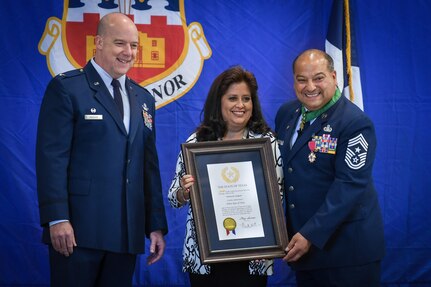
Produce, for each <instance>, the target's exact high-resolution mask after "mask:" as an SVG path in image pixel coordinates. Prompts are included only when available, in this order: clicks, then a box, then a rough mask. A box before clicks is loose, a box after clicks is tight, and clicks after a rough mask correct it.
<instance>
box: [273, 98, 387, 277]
mask: <svg viewBox="0 0 431 287" xmlns="http://www.w3.org/2000/svg"><path fill="white" fill-rule="evenodd" d="M300 113H301V103H300V102H299V101H297V100H295V101H292V102H289V103H287V104H284V105H283V106H282V107H281V108H280V109H279V111H278V113H277V116H276V133H277V136H278V140H279V144H280V150H281V155H282V159H283V164H284V166H283V171H284V177H285V191H286V194H287V195H286V202H287V204H286V216H287V222H288V223H287V225H288V234H289V236H290V237H292V236H293V235H294V234H295V233H297V232H299V233H301V234H302V235H303V236H304V237H305V238H307V239H308V240H309V241H311V243H312V246H311V248H310V250H309V252H308V253H307V254H305V255H304V256H303V257H302V258H301V259H299V260H298V261H297V262H296V263H292V264H291V266H292V268H293V269H294V270H311V269H320V268H334V267H339V266H352V265H361V264H365V263H369V262H374V261H378V260H381V259H382V257H383V256H384V238H383V224H382V217H381V211H380V207H379V204H378V198H377V194H376V191H375V189H374V185H373V180H372V167H373V161H374V157H375V151H376V136H375V131H374V126H373V124H372V122H371V120H370V119H369V118H368V117H367V116H366V115H365V114H364V113H363V112H362V111H361V110H360V109H359V108H357V107H356V106H355V105H354V104H352V103H351V102H350V101H349V100H348V99H346V98H345V97H344V96H342V97H341V98H340V99H339V100H338V102H337V103H336V104H335V105H333V106H332V107H331V108H330V109H329V110H327V111H326V112H325V113H323V114H322V115H320V116H319V117H317V118H316V119H315V121H314V122H313V123H312V124H311V125H310V126H309V127H308V128H307V129H305V130H304V132H303V134H302V135H301V136H300V137H299V138H298V139H297V140H296V142H295V143H294V144H293V146H292V147H291V146H290V141H291V138H292V136H293V135H294V134H295V127H296V124H297V121H298V119H299V116H300ZM324 135H325V136H324ZM328 135H329V137H328ZM313 137H314V139H315V140H317V145H315V146H316V147H317V151H315V152H314V154H315V156H316V158H315V161H314V162H310V159H309V155H310V153H311V150H310V146H311V147H312V148H314V147H315V146H313V145H312V144H310V146H309V142H311V143H313V141H312V138H313ZM319 139H320V140H322V139H326V140H327V141H328V140H329V141H332V148H334V146H333V144H334V142H335V141H336V147H335V153H330V152H328V150H325V146H324V145H322V144H321V143H320V144H319V141H318V140H319ZM326 147H327V146H326ZM311 161H313V159H312V158H311Z"/></svg>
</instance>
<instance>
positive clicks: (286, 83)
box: [0, 0, 431, 287]
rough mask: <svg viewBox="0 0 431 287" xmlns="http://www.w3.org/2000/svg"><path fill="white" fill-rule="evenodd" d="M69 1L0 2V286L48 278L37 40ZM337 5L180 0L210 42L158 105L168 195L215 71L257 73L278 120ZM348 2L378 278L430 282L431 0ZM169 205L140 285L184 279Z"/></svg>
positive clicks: (267, 106)
mask: <svg viewBox="0 0 431 287" xmlns="http://www.w3.org/2000/svg"><path fill="white" fill-rule="evenodd" d="M69 2H70V3H80V2H81V1H72V0H70V1H68V0H66V1H64V2H63V1H25V0H15V1H3V2H2V8H1V9H0V25H1V27H2V32H1V33H0V43H1V45H0V219H1V220H0V286H47V285H48V284H49V266H48V254H47V248H46V246H44V245H43V244H42V243H41V241H40V237H41V228H40V226H39V214H38V203H37V196H36V178H35V167H34V166H35V163H34V158H35V155H34V149H35V148H34V145H35V136H36V125H37V118H38V113H39V107H40V103H41V100H42V96H43V93H44V90H45V87H46V85H47V83H48V82H49V80H50V79H51V78H52V75H51V73H50V68H49V65H48V64H47V58H46V57H45V56H44V55H43V54H42V53H41V52H40V50H39V48H38V47H39V46H38V45H39V41H40V39H41V37H42V35H43V33H44V30H45V25H46V23H47V21H48V19H49V18H50V17H56V18H58V19H62V18H63V16H64V15H63V10H64V7H65V5H66V3H69ZM85 2H87V1H82V3H85ZM99 2H102V1H99ZM111 2H117V1H111ZM121 2H123V1H121ZM135 2H139V1H135ZM151 2H154V1H151ZM170 2H172V1H170ZM180 2H181V1H180ZM166 3H167V2H166ZM332 4H333V1H330V0H314V1H290V0H289V1H287V0H286V1H254V0H251V1H250V0H247V1H246V0H225V1H199V0H185V1H184V6H183V8H184V10H183V12H184V15H185V22H186V24H187V25H189V24H191V23H193V22H195V23H198V24H200V25H201V28H202V31H203V33H204V34H205V38H206V41H207V43H208V46H209V47H210V51H211V52H210V53H207V57H206V59H205V60H203V62H202V67H201V69H200V70H199V69H198V70H199V71H198V73H195V75H196V81H195V83H194V85H191V86H190V87H189V89H188V91H187V92H186V93H184V94H183V95H181V96H179V97H177V98H176V100H174V101H171V102H169V103H167V104H165V105H163V106H161V107H159V109H158V110H157V115H156V127H157V147H158V151H159V154H160V166H161V174H162V180H163V193H164V195H165V197H166V195H167V190H168V188H169V185H170V182H171V180H172V176H173V174H174V168H175V161H176V157H177V154H178V152H179V149H180V144H181V143H182V142H184V140H185V139H186V138H187V137H188V135H189V134H190V133H192V132H193V130H194V128H195V127H196V126H197V125H198V123H199V122H200V112H201V109H202V107H203V103H204V100H205V97H206V94H207V91H208V89H209V86H210V84H211V82H212V80H213V79H214V78H215V77H216V75H218V74H219V73H220V72H221V71H223V70H225V69H226V68H227V67H229V66H231V65H234V64H241V65H243V66H244V67H245V68H247V69H249V70H250V71H252V72H254V74H255V75H256V77H257V80H258V83H259V96H260V100H261V103H262V108H263V112H264V116H265V118H266V120H267V121H268V122H269V123H270V125H271V126H272V127H273V126H274V124H273V120H274V117H275V113H276V111H277V109H278V107H279V106H280V105H281V104H282V103H283V102H285V101H287V100H291V99H293V98H294V97H295V96H294V92H293V89H292V85H293V82H292V60H293V59H294V57H295V56H296V55H297V54H298V53H299V52H300V51H302V50H304V49H307V48H320V49H323V50H324V49H325V40H326V36H327V34H328V26H329V22H330V15H331V9H332ZM350 9H351V11H352V14H351V19H350V21H351V22H352V23H353V24H354V26H355V41H356V50H357V53H358V56H359V57H358V59H357V60H358V61H359V63H358V64H359V65H360V68H361V82H362V94H363V106H364V111H365V112H366V113H367V114H368V115H369V116H370V117H371V118H372V119H373V121H374V123H375V125H376V131H377V137H378V149H377V156H376V161H375V165H374V179H375V183H376V188H377V190H378V194H379V200H380V204H381V207H382V212H383V217H384V223H385V236H386V249H387V250H386V257H385V259H384V261H383V266H382V285H384V286H391V287H392V286H393V287H395V286H431V228H430V227H431V216H430V211H429V210H430V204H431V193H430V190H431V176H430V172H429V166H430V160H431V153H430V149H429V145H430V143H431V136H430V132H429V128H428V125H429V121H430V119H431V118H430V115H431V86H430V85H429V82H430V79H431V69H430V67H431V56H430V52H429V49H430V47H431V37H430V34H431V17H429V12H430V11H431V2H429V1H424V0H422V1H421V0H412V1H393V0H381V1H372V0H365V1H363V0H351V1H350ZM51 68H52V67H51ZM165 205H166V212H167V218H168V223H169V234H168V235H167V237H166V241H167V250H166V253H165V256H164V257H163V259H162V260H161V261H160V262H158V263H157V264H155V265H153V266H150V267H148V266H146V264H145V257H144V256H142V257H140V259H139V261H138V265H137V269H136V272H135V278H134V283H135V285H137V286H144V285H145V286H187V285H188V280H187V276H186V275H185V274H183V273H182V272H181V249H182V243H183V238H184V228H185V215H186V214H185V210H183V209H181V210H174V209H172V208H170V206H169V204H168V202H167V200H166V201H165ZM269 284H270V285H271V286H294V279H293V275H292V273H291V271H290V270H289V268H288V266H286V265H285V264H284V263H282V262H281V261H280V260H277V261H276V268H275V275H274V276H272V277H271V278H270V280H269Z"/></svg>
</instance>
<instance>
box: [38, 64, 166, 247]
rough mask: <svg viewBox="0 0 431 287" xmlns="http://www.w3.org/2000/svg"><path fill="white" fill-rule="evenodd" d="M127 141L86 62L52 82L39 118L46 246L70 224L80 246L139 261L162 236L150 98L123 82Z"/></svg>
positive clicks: (101, 85)
mask: <svg viewBox="0 0 431 287" xmlns="http://www.w3.org/2000/svg"><path fill="white" fill-rule="evenodd" d="M126 89H127V93H128V96H129V101H130V129H129V134H127V132H126V129H125V127H124V124H123V121H122V119H121V116H120V113H119V112H118V109H117V107H116V105H115V102H114V101H113V98H112V96H111V94H110V93H109V91H108V89H107V87H106V86H105V84H104V82H103V81H102V79H101V78H100V76H99V74H98V73H97V72H96V70H95V69H94V67H93V66H92V65H91V63H88V64H87V65H86V66H85V68H84V69H79V70H74V71H70V72H67V73H65V74H60V75H58V76H56V77H55V78H54V79H53V80H52V81H51V82H50V83H49V85H48V87H47V90H46V92H45V96H44V99H43V102H42V106H41V111H40V115H39V126H38V136H37V146H36V172H37V178H38V183H37V185H38V196H39V210H40V219H41V224H42V226H43V227H44V234H43V241H44V242H45V243H50V238H49V230H48V229H49V228H48V224H49V222H51V221H54V220H61V219H67V220H69V221H70V222H71V224H72V227H73V229H74V232H75V239H76V242H77V245H78V246H79V247H86V248H93V249H99V250H106V251H112V252H121V253H131V254H138V253H143V252H144V250H145V237H146V236H147V237H148V236H149V234H150V233H151V232H152V231H155V230H162V232H163V233H166V232H167V223H166V216H165V210H164V205H163V199H162V186H161V179H160V171H159V163H158V157H157V153H156V146H155V125H154V116H155V114H154V112H155V101H154V99H153V97H152V96H151V95H150V94H149V93H148V91H146V90H145V89H143V88H142V87H140V86H139V85H138V84H137V83H135V82H133V81H131V80H130V79H126Z"/></svg>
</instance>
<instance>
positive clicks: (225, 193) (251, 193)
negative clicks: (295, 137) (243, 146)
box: [207, 161, 265, 240]
mask: <svg viewBox="0 0 431 287" xmlns="http://www.w3.org/2000/svg"><path fill="white" fill-rule="evenodd" d="M207 169H208V177H209V182H210V188H211V195H212V200H213V204H214V211H215V219H216V222H217V231H218V236H219V240H230V239H243V238H256V237H264V236H265V233H264V231H263V226H262V217H261V215H260V207H259V201H258V197H257V190H256V182H255V179H254V173H253V164H252V162H251V161H244V162H232V163H218V164H208V165H207Z"/></svg>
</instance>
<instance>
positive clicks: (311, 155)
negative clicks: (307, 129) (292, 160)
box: [308, 140, 316, 163]
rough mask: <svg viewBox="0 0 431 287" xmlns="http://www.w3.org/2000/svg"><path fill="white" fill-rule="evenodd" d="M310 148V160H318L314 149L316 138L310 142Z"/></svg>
mask: <svg viewBox="0 0 431 287" xmlns="http://www.w3.org/2000/svg"><path fill="white" fill-rule="evenodd" d="M308 148H309V149H310V151H311V152H310V154H309V155H308V161H309V162H311V163H313V162H315V161H316V154H315V153H314V150H315V149H316V142H315V141H314V140H312V141H309V142H308Z"/></svg>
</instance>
